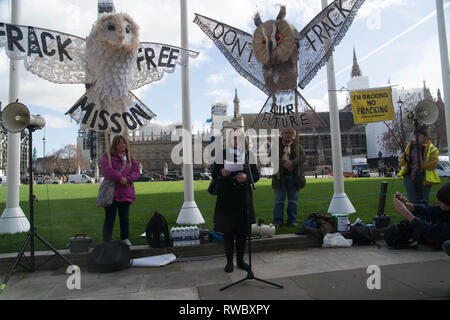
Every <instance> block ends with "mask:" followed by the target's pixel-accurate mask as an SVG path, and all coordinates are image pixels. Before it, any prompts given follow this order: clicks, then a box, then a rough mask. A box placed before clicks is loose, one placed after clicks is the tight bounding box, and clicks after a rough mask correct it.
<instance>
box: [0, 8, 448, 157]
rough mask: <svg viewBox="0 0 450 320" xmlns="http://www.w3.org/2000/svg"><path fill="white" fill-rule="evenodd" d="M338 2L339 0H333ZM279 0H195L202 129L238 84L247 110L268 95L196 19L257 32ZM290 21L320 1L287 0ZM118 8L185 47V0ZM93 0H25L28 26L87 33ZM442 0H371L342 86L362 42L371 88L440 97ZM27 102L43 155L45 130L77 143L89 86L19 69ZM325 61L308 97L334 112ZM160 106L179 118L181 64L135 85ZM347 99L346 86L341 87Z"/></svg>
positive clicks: (143, 36)
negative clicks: (438, 4)
mask: <svg viewBox="0 0 450 320" xmlns="http://www.w3.org/2000/svg"><path fill="white" fill-rule="evenodd" d="M329 2H331V0H329ZM277 3H279V1H269V0H246V1H238V0H228V1H218V0H209V1H206V0H188V15H189V17H188V20H189V21H190V23H189V26H188V27H189V43H190V45H189V47H190V48H191V49H194V50H197V51H199V52H200V55H199V57H198V58H197V59H195V60H191V65H190V97H191V113H192V116H191V117H192V123H193V125H194V130H199V129H200V130H201V129H202V128H204V127H207V123H206V119H207V118H209V117H210V106H211V105H212V104H213V103H216V102H226V103H228V105H229V112H228V113H229V114H231V113H232V106H233V102H232V100H233V97H234V90H235V89H237V90H238V95H239V99H240V101H241V112H243V113H248V112H258V111H259V110H260V109H261V107H262V106H263V104H264V102H265V100H266V96H265V94H264V93H263V92H261V91H260V90H259V89H257V88H256V87H254V86H253V85H252V84H250V83H249V82H248V81H247V80H245V79H244V78H242V77H241V76H240V75H239V74H237V73H236V72H235V70H234V69H233V68H232V67H231V66H230V64H229V63H228V61H227V60H226V59H225V57H224V56H223V55H222V54H221V53H220V51H219V50H218V49H217V48H216V47H215V45H213V43H212V42H211V41H210V40H209V39H208V38H207V36H206V35H205V34H203V32H201V30H200V29H199V28H198V26H197V25H195V24H194V23H192V21H193V20H194V13H199V14H202V15H205V16H208V17H211V18H213V19H216V20H219V21H221V22H224V23H226V24H229V25H232V26H236V27H238V28H240V29H242V30H244V31H247V32H249V33H253V30H254V25H253V20H252V17H253V15H254V14H255V12H257V11H258V12H260V15H261V17H262V20H263V21H265V20H269V19H273V18H274V17H276V15H277V13H278V6H277ZM282 3H283V4H285V5H286V6H287V19H288V20H289V21H290V22H291V23H292V24H293V25H295V26H296V28H297V29H298V30H299V31H300V30H301V29H302V28H303V27H305V26H306V24H307V23H308V22H309V21H310V20H311V19H312V18H313V17H314V16H315V15H316V14H317V13H319V12H320V10H321V1H319V0H285V1H283V2H282ZM114 4H115V6H116V10H117V11H119V12H127V13H129V14H130V15H131V16H132V17H133V19H134V20H135V21H136V23H137V24H138V25H139V26H140V28H141V31H140V41H153V42H161V43H167V44H171V45H175V46H179V45H180V42H181V40H180V8H179V1H177V0H152V1H148V0H133V1H125V0H115V1H114ZM444 4H445V17H446V25H447V35H448V34H449V32H450V28H449V24H450V21H449V19H450V17H449V11H450V8H449V7H450V1H444ZM96 6H97V1H95V0H41V1H36V0H22V12H21V21H20V24H22V25H32V26H35V27H41V28H47V29H52V30H58V31H61V32H65V33H69V34H73V35H77V36H81V37H85V36H87V35H88V34H89V32H90V29H91V26H92V24H93V22H94V21H95V20H96V17H97V8H96ZM9 7H10V0H0V21H1V22H9V21H10V16H9ZM434 11H435V1H431V0H366V1H365V3H364V5H363V7H362V8H361V9H360V11H359V14H358V16H357V18H356V19H355V21H354V23H353V24H352V26H351V28H350V29H349V31H348V32H347V35H346V37H345V38H344V40H343V41H342V42H341V44H340V45H339V46H338V47H337V48H336V50H335V54H334V62H335V69H336V82H337V88H341V87H346V86H347V82H348V81H349V79H350V70H351V64H352V53H353V48H354V47H355V49H356V53H357V56H358V59H359V64H360V67H361V70H362V72H363V75H365V76H368V77H369V80H370V85H371V87H380V86H385V85H387V82H388V79H390V81H391V84H392V85H397V86H398V87H400V88H401V87H405V88H416V87H422V86H423V81H426V83H427V86H428V87H430V89H431V92H432V94H433V95H436V91H437V89H438V88H441V89H442V76H441V69H440V55H439V42H438V35H437V22H436V16H435V15H433V12H434ZM0 51H2V52H0V83H1V84H2V85H1V86H0V101H1V102H3V106H5V105H6V104H7V102H8V84H9V78H8V77H9V60H8V58H7V57H6V55H5V54H4V50H3V49H0ZM20 68H21V71H20V97H21V99H20V100H21V102H22V103H24V104H25V105H27V106H28V108H29V109H30V111H31V113H33V114H41V115H43V116H44V117H45V118H46V121H47V125H46V127H45V130H41V131H37V132H36V133H35V135H34V141H38V142H35V146H36V148H37V151H38V156H42V152H43V145H42V142H39V141H42V137H43V135H44V134H45V137H46V154H47V155H48V154H50V153H52V152H54V151H56V150H57V149H59V148H62V147H63V146H65V145H67V144H75V143H76V137H77V131H78V126H77V125H76V123H75V122H71V120H70V118H69V117H68V116H65V115H64V113H65V112H66V111H67V110H68V109H69V108H70V107H71V106H72V105H73V104H74V103H75V102H76V100H77V99H78V98H79V97H80V96H81V95H82V94H83V92H84V86H83V85H58V84H52V83H50V82H48V81H46V80H43V79H41V78H38V77H37V76H35V75H33V74H31V73H30V72H27V71H26V70H25V69H24V67H23V65H22V64H21V66H20ZM327 90H328V89H327V83H326V68H323V69H322V70H321V71H320V72H319V73H318V74H317V76H316V78H315V79H314V80H313V81H311V82H310V84H309V85H308V86H307V87H306V88H305V90H303V92H302V94H303V96H304V97H305V98H306V99H307V100H308V102H309V103H310V104H311V105H313V106H315V107H316V109H317V110H318V111H327V110H328V93H327ZM134 93H135V94H136V95H137V96H138V97H139V98H140V99H141V100H142V101H143V102H144V103H145V104H146V105H147V106H149V107H150V108H151V109H152V111H153V112H155V113H156V114H157V119H156V120H155V122H156V123H160V124H166V123H168V122H174V121H181V120H182V111H181V69H178V70H177V71H176V72H175V73H173V74H166V76H165V77H164V78H163V79H162V81H160V82H156V83H152V84H150V85H147V86H145V87H143V88H141V89H139V90H136V91H135V92H134ZM338 100H339V105H340V106H343V105H344V104H345V101H346V93H345V92H342V93H339V94H338Z"/></svg>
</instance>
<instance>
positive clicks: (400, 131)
mask: <svg viewBox="0 0 450 320" xmlns="http://www.w3.org/2000/svg"><path fill="white" fill-rule="evenodd" d="M421 100H422V94H420V93H419V94H418V93H408V94H406V96H405V97H404V99H403V103H401V110H400V108H399V110H398V111H397V112H396V113H395V118H394V120H392V121H390V122H384V123H385V125H386V126H387V128H388V131H387V132H385V133H384V134H383V135H382V136H381V145H382V146H383V149H384V150H385V151H387V152H386V153H392V154H396V153H398V152H399V151H404V150H405V148H406V146H407V145H408V142H409V141H410V140H412V139H413V137H414V123H413V122H412V121H408V120H407V119H405V118H406V117H407V114H408V111H412V110H414V109H415V107H416V106H417V104H418V103H419V102H420V101H421Z"/></svg>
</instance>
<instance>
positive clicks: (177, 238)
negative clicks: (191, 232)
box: [172, 228, 180, 247]
mask: <svg viewBox="0 0 450 320" xmlns="http://www.w3.org/2000/svg"><path fill="white" fill-rule="evenodd" d="M172 239H173V246H174V247H179V246H180V230H179V228H173V238H172Z"/></svg>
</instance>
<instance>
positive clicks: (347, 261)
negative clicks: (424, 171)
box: [0, 245, 450, 301]
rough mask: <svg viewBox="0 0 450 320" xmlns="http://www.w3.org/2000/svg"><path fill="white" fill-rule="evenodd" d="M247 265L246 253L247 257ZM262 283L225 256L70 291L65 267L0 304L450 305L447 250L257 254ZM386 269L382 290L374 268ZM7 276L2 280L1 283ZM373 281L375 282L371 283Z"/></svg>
mask: <svg viewBox="0 0 450 320" xmlns="http://www.w3.org/2000/svg"><path fill="white" fill-rule="evenodd" d="M246 259H248V258H247V255H246ZM252 265H253V268H252V269H253V272H254V275H255V276H256V277H257V278H259V279H262V280H266V281H269V282H272V283H276V284H279V285H282V286H283V288H282V289H280V288H277V287H275V286H272V285H271V284H267V283H265V282H262V281H258V280H255V279H252V280H245V281H243V282H241V283H239V284H237V285H234V286H232V287H230V288H228V289H226V290H224V291H219V289H221V288H223V287H224V286H226V285H229V284H231V283H234V282H235V281H238V280H241V279H244V278H246V275H247V273H246V272H245V271H243V270H239V269H237V268H235V270H234V272H233V273H230V274H227V273H225V272H224V270H223V268H224V266H225V258H224V257H223V256H220V257H215V258H212V259H208V260H200V261H183V262H172V263H171V264H169V265H166V266H163V267H145V268H143V267H132V268H129V269H126V270H123V271H119V272H115V273H109V274H93V273H88V272H87V270H83V268H82V270H81V289H79V290H77V289H73V290H69V289H68V288H67V279H68V278H69V276H70V275H69V274H66V273H65V272H66V270H65V267H63V268H59V269H57V270H54V271H39V270H38V271H35V272H33V273H29V272H17V273H14V274H13V275H12V277H11V279H10V280H9V282H8V284H7V286H6V288H5V290H4V292H3V293H2V294H1V295H0V300H21V299H32V300H154V299H162V300H203V301H205V300H223V301H225V300H272V301H273V300H329V299H332V300H335V299H339V300H353V299H362V300H373V299H375V300H393V299H394V300H396V299H398V300H406V299H407V300H411V299H426V300H428V299H439V300H441V299H445V300H448V299H450V258H449V257H448V256H447V255H446V254H445V253H444V252H442V251H435V250H431V249H428V248H421V249H419V250H390V249H388V248H387V247H386V246H385V245H381V247H380V248H378V247H376V246H364V247H352V248H313V249H289V250H278V251H270V252H257V253H254V254H253V255H252ZM373 265H375V266H378V267H379V270H380V273H379V275H380V277H379V280H380V282H379V287H380V288H379V289H377V288H374V289H371V290H369V289H368V286H367V283H368V282H369V283H371V284H377V282H376V281H375V280H374V279H375V278H370V277H372V276H374V275H375V274H374V273H373V272H372V271H370V270H369V271H370V272H368V267H369V266H373ZM4 276H5V271H3V272H2V273H1V274H0V277H1V279H3V278H4ZM369 278H370V279H369Z"/></svg>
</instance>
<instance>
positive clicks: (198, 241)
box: [195, 227, 200, 246]
mask: <svg viewBox="0 0 450 320" xmlns="http://www.w3.org/2000/svg"><path fill="white" fill-rule="evenodd" d="M195 228H196V230H195V232H196V234H195V239H196V241H195V244H196V245H197V246H199V245H200V228H198V227H195Z"/></svg>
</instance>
